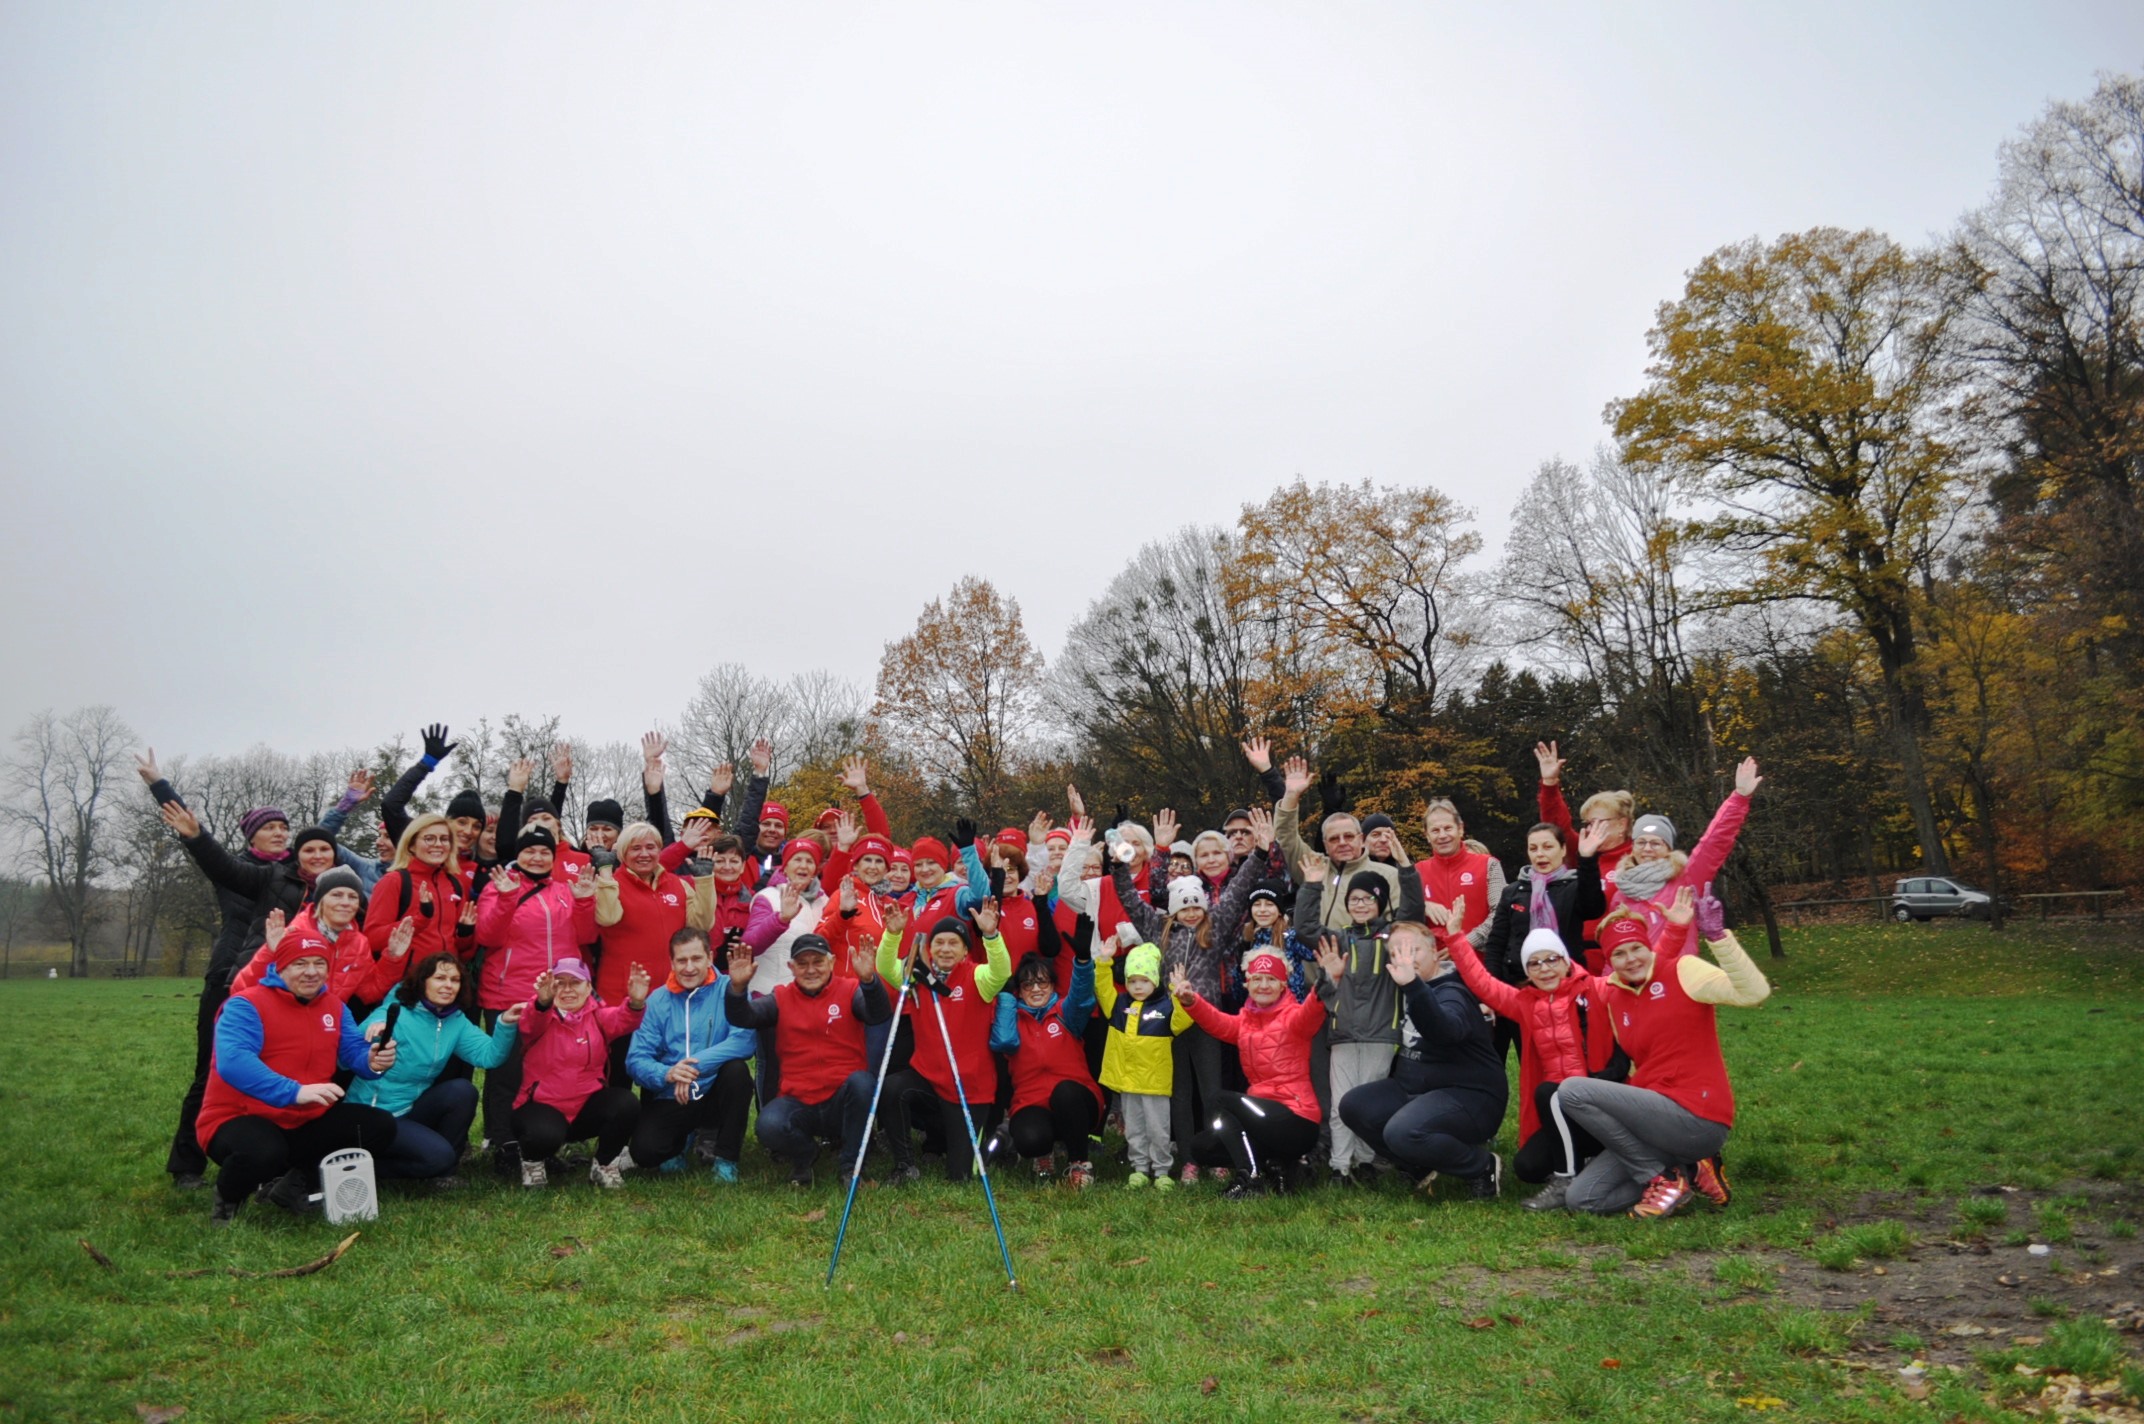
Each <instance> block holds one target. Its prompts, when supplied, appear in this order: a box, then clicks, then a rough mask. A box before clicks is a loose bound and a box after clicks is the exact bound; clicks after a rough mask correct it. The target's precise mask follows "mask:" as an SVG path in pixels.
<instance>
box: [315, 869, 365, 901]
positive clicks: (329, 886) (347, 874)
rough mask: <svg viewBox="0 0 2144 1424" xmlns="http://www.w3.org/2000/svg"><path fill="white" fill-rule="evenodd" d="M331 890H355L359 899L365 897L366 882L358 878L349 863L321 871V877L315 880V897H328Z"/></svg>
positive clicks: (320, 898) (321, 898)
mask: <svg viewBox="0 0 2144 1424" xmlns="http://www.w3.org/2000/svg"><path fill="white" fill-rule="evenodd" d="M330 890H355V891H356V892H357V897H358V899H359V900H363V899H364V898H365V882H364V881H362V880H360V879H358V878H357V872H356V871H354V870H352V869H351V868H350V867H349V866H347V865H337V866H333V867H331V868H329V869H327V870H323V871H321V872H320V877H319V878H318V879H317V880H315V881H314V882H313V899H315V900H316V901H317V900H324V899H326V898H327V893H328V891H330Z"/></svg>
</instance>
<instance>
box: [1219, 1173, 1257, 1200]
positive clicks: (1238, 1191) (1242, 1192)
mask: <svg viewBox="0 0 2144 1424" xmlns="http://www.w3.org/2000/svg"><path fill="white" fill-rule="evenodd" d="M1265 1194H1266V1179H1265V1178H1263V1177H1245V1178H1244V1179H1243V1180H1241V1181H1239V1182H1231V1183H1230V1184H1229V1188H1228V1190H1227V1191H1225V1192H1223V1193H1221V1200H1222V1201H1249V1200H1250V1199H1251V1198H1252V1197H1262V1196H1264V1195H1265Z"/></svg>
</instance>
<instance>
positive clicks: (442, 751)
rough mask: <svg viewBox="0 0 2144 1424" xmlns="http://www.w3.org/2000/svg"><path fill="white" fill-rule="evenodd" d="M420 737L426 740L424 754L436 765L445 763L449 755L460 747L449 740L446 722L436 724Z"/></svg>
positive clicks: (427, 728) (426, 729) (425, 730)
mask: <svg viewBox="0 0 2144 1424" xmlns="http://www.w3.org/2000/svg"><path fill="white" fill-rule="evenodd" d="M419 735H420V736H422V737H423V738H424V754H425V755H426V756H428V757H430V758H431V759H432V761H433V764H434V765H437V764H438V763H440V762H443V761H445V760H446V759H447V754H448V753H449V752H451V751H453V750H454V748H455V747H456V746H457V745H458V743H455V742H450V741H448V740H447V724H446V723H444V722H434V723H433V724H432V725H431V726H429V727H426V728H425V729H424V731H423V732H421V733H419Z"/></svg>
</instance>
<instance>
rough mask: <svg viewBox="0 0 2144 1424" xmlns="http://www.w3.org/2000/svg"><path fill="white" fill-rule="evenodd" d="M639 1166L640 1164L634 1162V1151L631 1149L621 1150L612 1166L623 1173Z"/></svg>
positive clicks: (624, 1148) (623, 1148)
mask: <svg viewBox="0 0 2144 1424" xmlns="http://www.w3.org/2000/svg"><path fill="white" fill-rule="evenodd" d="M639 1165H640V1164H639V1163H638V1162H635V1161H634V1160H633V1149H632V1148H630V1147H622V1148H620V1149H619V1150H618V1155H617V1157H616V1158H615V1159H614V1160H613V1161H612V1162H611V1166H613V1167H616V1168H617V1169H618V1170H619V1171H621V1172H630V1171H632V1170H633V1169H634V1168H635V1167H637V1166H639Z"/></svg>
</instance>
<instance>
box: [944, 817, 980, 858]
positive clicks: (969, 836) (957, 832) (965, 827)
mask: <svg viewBox="0 0 2144 1424" xmlns="http://www.w3.org/2000/svg"><path fill="white" fill-rule="evenodd" d="M978 834H980V832H978V831H977V829H976V825H975V822H973V821H971V820H969V819H968V818H967V817H966V816H961V817H958V818H956V819H955V820H954V822H953V838H952V840H951V841H949V842H948V843H947V844H949V845H950V846H951V847H952V849H953V853H954V854H955V855H958V854H959V853H960V849H961V847H962V846H971V845H974V844H975V838H976V836H977V835H978Z"/></svg>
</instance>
